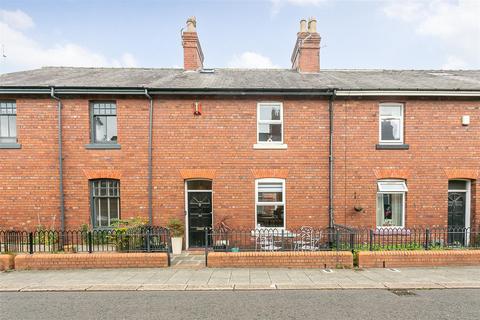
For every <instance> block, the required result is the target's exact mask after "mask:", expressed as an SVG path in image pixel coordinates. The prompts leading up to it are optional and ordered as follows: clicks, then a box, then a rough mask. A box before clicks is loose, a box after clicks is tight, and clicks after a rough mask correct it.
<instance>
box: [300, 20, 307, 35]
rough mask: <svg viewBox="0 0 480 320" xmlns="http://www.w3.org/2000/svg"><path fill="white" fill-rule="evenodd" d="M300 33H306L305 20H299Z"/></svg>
mask: <svg viewBox="0 0 480 320" xmlns="http://www.w3.org/2000/svg"><path fill="white" fill-rule="evenodd" d="M300 32H307V20H305V19H302V20H300Z"/></svg>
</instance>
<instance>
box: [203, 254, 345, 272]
mask: <svg viewBox="0 0 480 320" xmlns="http://www.w3.org/2000/svg"><path fill="white" fill-rule="evenodd" d="M207 263H208V266H209V267H211V268H253V267H256V268H352V267H353V255H352V253H351V252H347V251H320V252H212V253H209V254H208V260H207Z"/></svg>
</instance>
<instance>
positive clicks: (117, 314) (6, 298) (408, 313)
mask: <svg viewBox="0 0 480 320" xmlns="http://www.w3.org/2000/svg"><path fill="white" fill-rule="evenodd" d="M412 292H413V293H414V295H400V296H399V295H396V294H394V293H392V292H390V291H387V290H306V291H288V290H283V291H278V290H277V291H242V292H240V291H236V292H235V291H233V292H232V291H228V292H222V291H209V292H199V291H194V292H185V291H183V292H178V291H177V292H175V291H172V292H166V291H162V292H160V291H150V292H138V291H136V292H125V291H124V292H118V291H117V292H3V293H0V319H2V320H3V319H25V320H27V319H35V320H39V319H49V320H53V319H62V320H63V319H168V320H175V319H275V320H280V319H302V320H306V319H316V320H317V319H329V320H330V319H382V320H385V319H403V320H405V319H415V320H417V319H422V320H423V319H476V320H478V319H479V316H480V290H478V289H449V290H417V291H412Z"/></svg>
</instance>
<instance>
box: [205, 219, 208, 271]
mask: <svg viewBox="0 0 480 320" xmlns="http://www.w3.org/2000/svg"><path fill="white" fill-rule="evenodd" d="M205 267H208V228H207V227H206V228H205Z"/></svg>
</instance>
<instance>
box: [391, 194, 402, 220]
mask: <svg viewBox="0 0 480 320" xmlns="http://www.w3.org/2000/svg"><path fill="white" fill-rule="evenodd" d="M391 197H392V223H393V224H394V225H395V226H401V225H402V216H403V194H401V193H400V194H398V193H397V194H392V195H391Z"/></svg>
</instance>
